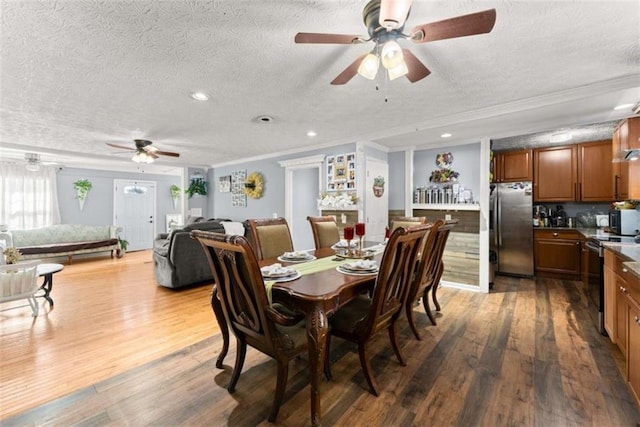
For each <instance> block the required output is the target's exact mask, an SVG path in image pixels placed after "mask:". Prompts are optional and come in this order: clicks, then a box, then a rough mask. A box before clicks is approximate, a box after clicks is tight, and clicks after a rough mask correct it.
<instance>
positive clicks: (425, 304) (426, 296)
mask: <svg viewBox="0 0 640 427" xmlns="http://www.w3.org/2000/svg"><path fill="white" fill-rule="evenodd" d="M430 290H431V286H428V287H426V288H425V290H424V293H423V294H422V306H423V307H424V311H425V313H427V316H429V320H431V324H432V325H434V326H435V325H436V317H435V316H434V315H433V312H432V311H431V306H430V304H429V291H430Z"/></svg>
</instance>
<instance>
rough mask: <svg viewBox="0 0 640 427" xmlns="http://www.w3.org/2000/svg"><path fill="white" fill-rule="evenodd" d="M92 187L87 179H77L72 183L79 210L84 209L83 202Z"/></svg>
mask: <svg viewBox="0 0 640 427" xmlns="http://www.w3.org/2000/svg"><path fill="white" fill-rule="evenodd" d="M92 187H93V184H91V181H89V180H88V179H79V180H77V181H76V182H74V183H73V188H75V190H76V199H78V203H79V204H80V210H82V209H83V208H84V200H85V199H86V198H87V194H89V190H91V188H92Z"/></svg>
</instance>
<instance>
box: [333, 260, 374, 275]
mask: <svg viewBox="0 0 640 427" xmlns="http://www.w3.org/2000/svg"><path fill="white" fill-rule="evenodd" d="M336 270H338V271H339V272H340V273H343V274H353V275H356V276H367V275H373V274H378V263H377V262H376V261H375V260H366V259H363V260H358V261H353V262H348V263H345V264H341V265H339V266H337V267H336Z"/></svg>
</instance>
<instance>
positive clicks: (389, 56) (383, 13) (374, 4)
mask: <svg viewBox="0 0 640 427" xmlns="http://www.w3.org/2000/svg"><path fill="white" fill-rule="evenodd" d="M410 9H411V0H372V1H370V2H369V3H367V5H366V6H365V7H364V10H363V11H362V17H363V19H364V24H365V26H366V27H367V31H368V32H369V38H364V37H362V36H359V35H350V34H326V33H298V34H296V36H295V42H296V43H330V44H361V43H366V42H369V41H373V42H374V43H375V46H374V47H373V49H372V50H371V52H369V53H365V54H362V55H360V56H359V57H358V58H357V59H356V60H355V61H354V62H353V63H351V65H349V66H348V67H347V68H346V69H345V70H344V71H342V73H340V74H339V75H338V76H337V77H336V78H335V79H333V81H332V82H331V84H332V85H343V84H345V83H347V82H348V81H349V80H351V78H352V77H353V76H355V75H356V74H360V75H361V76H363V77H365V78H368V79H369V80H373V79H374V78H375V76H376V74H377V72H378V68H379V66H380V63H382V65H383V67H384V68H385V69H386V70H387V73H388V75H389V79H390V80H394V79H396V78H398V77H401V76H406V78H407V79H408V80H409V81H410V82H411V83H414V82H417V81H418V80H422V79H423V78H425V77H427V76H428V75H429V74H431V71H429V69H428V68H427V67H426V66H425V65H424V64H423V63H422V62H420V60H419V59H418V58H417V57H416V56H415V55H414V54H413V53H411V51H409V50H408V49H403V48H401V47H400V45H399V44H398V42H397V40H398V39H409V40H411V41H413V42H414V43H426V42H431V41H436V40H444V39H451V38H456V37H464V36H472V35H476V34H484V33H489V32H491V30H492V29H493V26H494V24H495V22H496V10H495V9H488V10H485V11H482V12H476V13H471V14H469V15H461V16H457V17H454V18H449V19H445V20H442V21H436V22H431V23H427V24H422V25H418V26H416V27H414V28H413V29H412V30H411V32H410V33H409V34H405V33H404V32H403V31H404V24H405V21H406V19H407V18H408V17H409V11H410Z"/></svg>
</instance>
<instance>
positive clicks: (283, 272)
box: [260, 267, 296, 280]
mask: <svg viewBox="0 0 640 427" xmlns="http://www.w3.org/2000/svg"><path fill="white" fill-rule="evenodd" d="M260 272H261V273H262V277H264V278H265V279H270V280H271V279H278V278H281V277H289V276H293V275H294V274H295V273H296V270H293V269H291V268H283V267H280V268H279V269H278V271H277V272H272V273H269V270H268V268H267V267H263V268H261V269H260Z"/></svg>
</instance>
